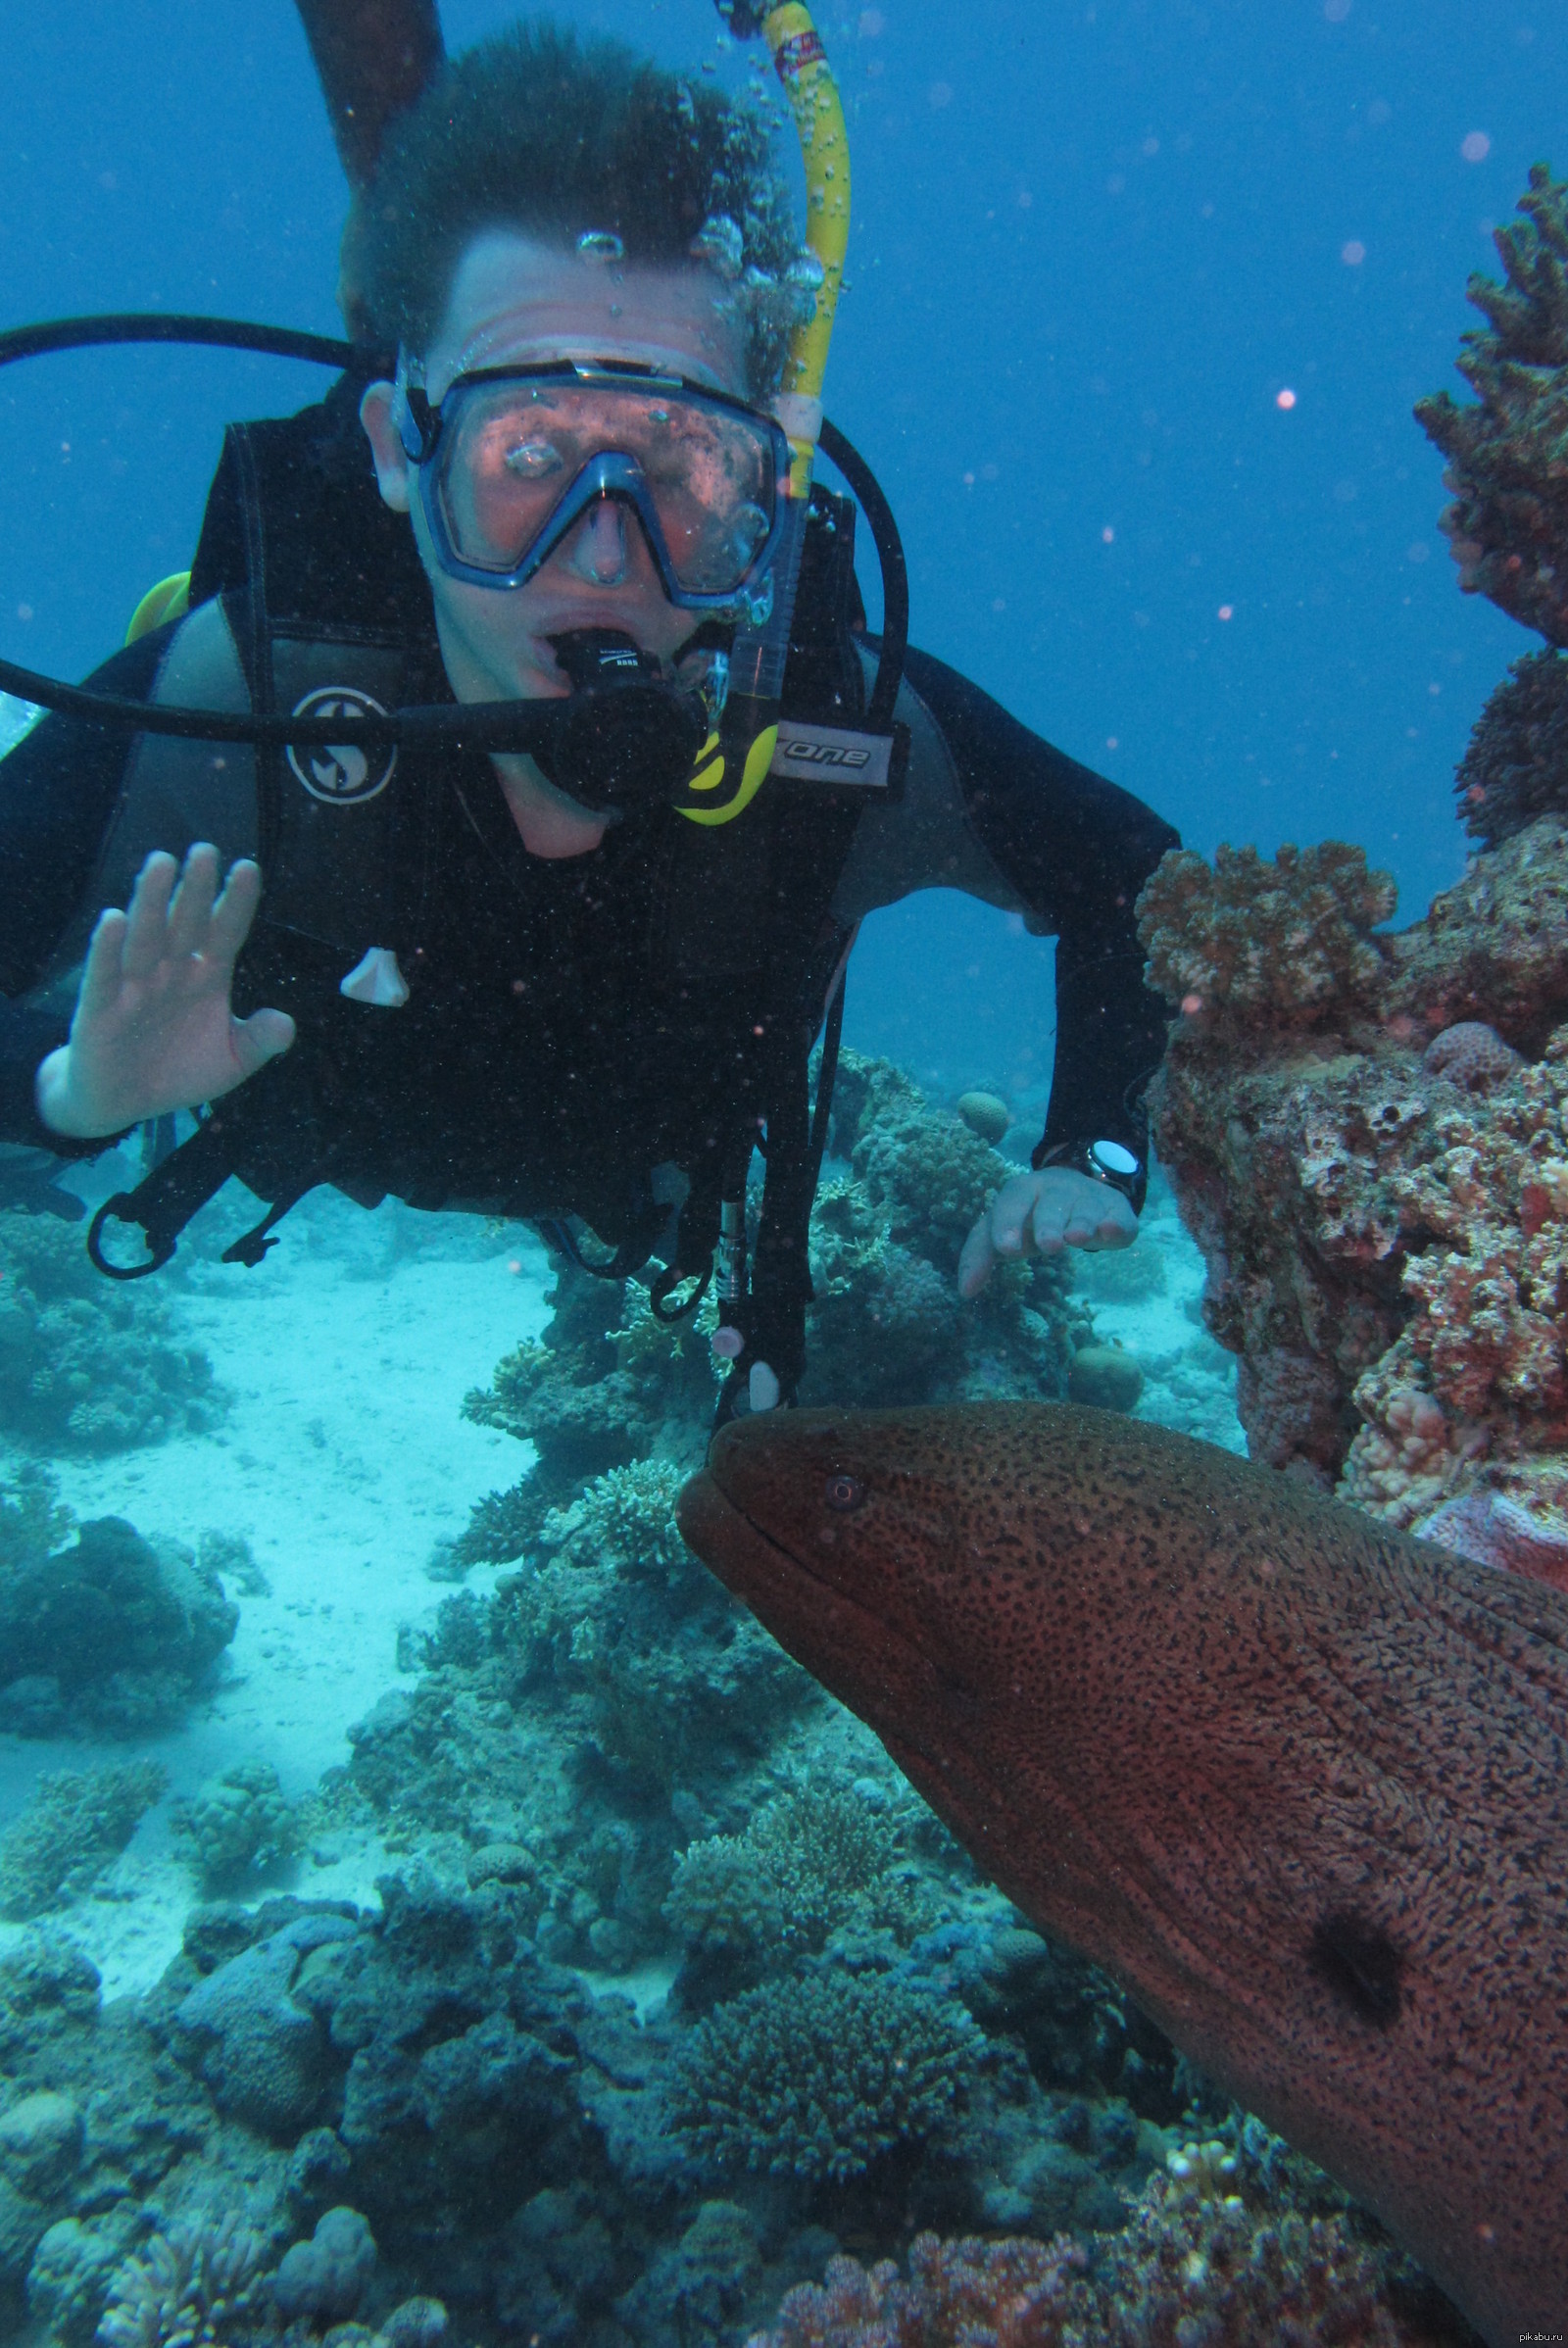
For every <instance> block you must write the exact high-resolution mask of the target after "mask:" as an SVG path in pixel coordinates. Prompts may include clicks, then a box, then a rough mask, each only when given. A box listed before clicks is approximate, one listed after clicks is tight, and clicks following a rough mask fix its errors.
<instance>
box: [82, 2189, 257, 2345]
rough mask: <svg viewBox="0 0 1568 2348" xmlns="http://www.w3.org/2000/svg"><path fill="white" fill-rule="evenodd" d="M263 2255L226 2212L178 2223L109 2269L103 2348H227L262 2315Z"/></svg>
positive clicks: (254, 2239)
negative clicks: (242, 2327) (237, 2330)
mask: <svg viewBox="0 0 1568 2348" xmlns="http://www.w3.org/2000/svg"><path fill="white" fill-rule="evenodd" d="M264 2259H265V2246H264V2244H263V2242H262V2240H261V2238H260V2237H259V2236H258V2235H256V2234H254V2233H252V2232H250V2231H249V2229H248V2228H246V2227H245V2226H241V2225H240V2224H239V2222H238V2220H237V2219H236V2218H235V2217H234V2216H233V2215H232V2213H227V2214H225V2215H224V2216H223V2217H221V2218H217V2219H207V2218H189V2219H182V2220H180V2221H179V2222H178V2223H177V2224H175V2225H174V2226H171V2227H170V2229H169V2231H168V2233H167V2234H164V2233H156V2234H154V2235H153V2237H152V2239H151V2240H150V2241H149V2242H148V2244H147V2246H146V2248H145V2249H144V2250H142V2251H140V2252H138V2253H137V2255H136V2256H135V2257H134V2258H128V2259H126V2260H125V2261H124V2262H123V2264H122V2265H121V2266H119V2267H117V2269H116V2270H115V2274H114V2276H113V2279H112V2280H111V2282H110V2286H109V2304H108V2306H107V2307H106V2308H105V2310H104V2316H103V2321H102V2323H101V2324H99V2326H98V2338H99V2340H100V2342H101V2343H102V2348H225V2343H226V2342H227V2341H228V2340H230V2339H231V2338H232V2337H233V2336H234V2331H235V2327H237V2326H239V2325H241V2324H246V2323H247V2322H248V2320H249V2319H250V2318H251V2317H253V2316H254V2315H256V2314H258V2313H259V2312H260V2309H261V2305H262V2281H261V2275H262V2267H263V2264H264Z"/></svg>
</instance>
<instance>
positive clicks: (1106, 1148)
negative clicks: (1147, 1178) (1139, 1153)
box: [1089, 1142, 1143, 1182]
mask: <svg viewBox="0 0 1568 2348" xmlns="http://www.w3.org/2000/svg"><path fill="white" fill-rule="evenodd" d="M1089 1161H1090V1163H1091V1165H1093V1166H1095V1167H1096V1168H1098V1170H1099V1171H1100V1172H1101V1173H1102V1174H1109V1175H1112V1176H1118V1177H1119V1178H1120V1179H1121V1180H1122V1181H1123V1182H1131V1181H1133V1180H1134V1179H1135V1178H1136V1177H1137V1176H1138V1175H1139V1174H1141V1173H1142V1172H1143V1167H1142V1166H1141V1165H1140V1164H1139V1162H1138V1159H1137V1158H1136V1157H1135V1156H1134V1155H1133V1153H1132V1151H1131V1150H1124V1149H1123V1148H1122V1145H1121V1144H1120V1142H1091V1143H1090V1145H1089Z"/></svg>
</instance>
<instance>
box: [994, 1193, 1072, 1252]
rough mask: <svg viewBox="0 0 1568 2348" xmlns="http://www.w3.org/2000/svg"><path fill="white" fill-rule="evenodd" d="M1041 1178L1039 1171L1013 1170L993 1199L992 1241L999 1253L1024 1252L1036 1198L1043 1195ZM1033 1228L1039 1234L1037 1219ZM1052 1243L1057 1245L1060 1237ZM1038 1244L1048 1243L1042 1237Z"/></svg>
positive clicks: (1034, 1212)
mask: <svg viewBox="0 0 1568 2348" xmlns="http://www.w3.org/2000/svg"><path fill="white" fill-rule="evenodd" d="M1042 1179H1043V1178H1042V1177H1041V1176H1040V1175H1038V1174H1014V1175H1013V1176H1012V1178H1011V1179H1010V1181H1007V1182H1005V1183H1004V1184H1003V1186H1002V1188H1001V1190H1000V1191H998V1193H997V1195H996V1197H995V1198H993V1199H992V1201H991V1245H992V1247H995V1249H996V1251H997V1253H998V1254H999V1255H1021V1254H1022V1253H1023V1251H1024V1248H1025V1247H1026V1246H1027V1245H1028V1233H1029V1224H1030V1217H1031V1216H1032V1215H1035V1214H1036V1210H1037V1200H1038V1199H1039V1198H1040V1197H1041V1196H1042V1189H1041V1186H1042ZM1048 1221H1049V1218H1048ZM1035 1228H1036V1237H1037V1238H1038V1237H1039V1223H1038V1220H1037V1222H1036V1227H1035ZM1054 1244H1055V1246H1056V1247H1060V1245H1061V1241H1060V1239H1059V1238H1058V1239H1057V1240H1056V1241H1055V1243H1054ZM1041 1245H1042V1246H1043V1247H1044V1246H1046V1245H1047V1243H1046V1242H1045V1241H1044V1240H1042V1241H1041Z"/></svg>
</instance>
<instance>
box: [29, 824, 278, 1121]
mask: <svg viewBox="0 0 1568 2348" xmlns="http://www.w3.org/2000/svg"><path fill="white" fill-rule="evenodd" d="M176 884H177V885H176ZM261 894H262V876H261V872H260V870H259V868H258V867H257V866H256V865H255V864H253V863H252V862H251V861H250V860H249V859H248V858H244V859H242V860H241V861H240V862H239V863H237V864H233V865H231V866H230V867H229V874H228V880H227V883H226V885H225V886H224V888H223V891H222V894H221V895H220V894H219V888H218V851H217V849H216V848H212V847H209V846H208V845H207V844H206V843H205V842H203V843H200V844H198V845H197V846H196V847H195V848H193V849H192V850H191V852H190V854H189V855H188V856H186V858H185V864H184V869H183V871H181V870H180V868H179V867H178V865H176V863H175V861H174V859H173V857H172V856H165V855H163V854H162V853H160V854H158V855H155V856H149V857H148V858H147V861H146V863H145V864H144V865H143V866H142V868H141V871H140V873H139V874H138V875H137V878H136V886H135V889H134V891H133V893H132V895H131V900H130V906H129V909H128V911H126V912H123V913H122V912H117V911H114V910H111V911H109V912H106V913H102V914H100V915H99V919H98V926H97V928H96V929H95V930H94V931H93V934H92V944H91V945H90V946H89V947H88V949H87V959H86V963H85V965H84V967H83V969H82V974H81V988H80V992H79V993H78V995H77V997H76V1009H75V1015H74V1017H73V1020H72V1022H71V1041H70V1042H69V1043H68V1044H65V1045H63V1046H62V1048H61V1049H60V1051H58V1052H50V1054H49V1056H48V1058H47V1059H46V1060H44V1062H43V1063H42V1065H41V1066H40V1068H39V1070H38V1075H37V1080H36V1088H35V1089H36V1096H37V1102H38V1114H39V1115H40V1116H41V1117H42V1119H43V1121H44V1123H45V1124H46V1125H49V1126H52V1127H53V1129H54V1131H55V1132H56V1133H64V1134H70V1135H72V1136H73V1138H74V1139H76V1140H80V1141H91V1140H97V1139H100V1138H102V1137H104V1136H107V1135H109V1134H112V1133H120V1132H122V1131H123V1129H124V1127H125V1126H127V1125H137V1124H139V1123H140V1122H141V1120H142V1119H143V1118H144V1117H162V1116H166V1115H168V1113H169V1112H170V1111H171V1110H172V1109H176V1108H195V1107H196V1106H197V1105H198V1103H200V1102H201V1101H217V1100H219V1099H220V1098H221V1096H222V1095H223V1094H224V1093H231V1092H232V1091H233V1090H234V1087H235V1086H236V1085H240V1084H243V1083H244V1082H245V1079H246V1078H247V1076H254V1075H255V1073H256V1071H257V1069H258V1068H260V1067H262V1066H264V1065H265V1064H266V1062H267V1061H268V1060H270V1059H272V1058H274V1057H275V1056H276V1054H277V1053H278V1052H286V1051H287V1050H288V1048H289V1046H290V1045H291V1044H292V1043H293V1041H294V1022H293V1020H292V1019H291V1018H290V1017H289V1016H288V1014H287V1012H286V1011H253V1012H252V1013H251V1016H250V1017H249V1018H248V1019H236V1018H235V1017H234V1016H233V1013H232V1012H231V1010H230V1009H229V992H230V988H231V986H232V983H233V977H234V960H235V956H236V955H237V954H238V953H239V950H240V948H241V947H242V946H243V945H244V943H245V940H246V938H247V937H248V936H249V935H250V926H251V922H252V921H253V919H254V918H255V914H256V907H257V905H258V903H259V902H260V899H261Z"/></svg>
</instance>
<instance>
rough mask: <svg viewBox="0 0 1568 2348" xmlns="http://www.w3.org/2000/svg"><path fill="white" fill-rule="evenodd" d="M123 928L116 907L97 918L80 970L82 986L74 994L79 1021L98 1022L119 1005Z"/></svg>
mask: <svg viewBox="0 0 1568 2348" xmlns="http://www.w3.org/2000/svg"><path fill="white" fill-rule="evenodd" d="M125 927H126V924H125V916H124V914H123V912H122V911H121V910H120V907H119V906H118V905H110V906H109V907H108V909H107V911H105V912H102V913H100V914H99V916H98V922H97V927H96V928H95V929H94V931H93V933H92V942H91V944H90V945H89V946H88V948H87V958H86V960H85V961H84V962H83V964H82V967H81V985H80V987H79V989H78V990H77V994H76V1017H77V1018H78V1019H89V1020H90V1019H94V1018H100V1017H102V1015H103V1014H104V1013H105V1012H106V1011H109V1010H111V1009H112V1008H113V1007H114V1004H115V1003H117V1002H118V1000H119V997H120V982H121V979H122V978H123V975H124V970H123V958H124V947H125Z"/></svg>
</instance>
